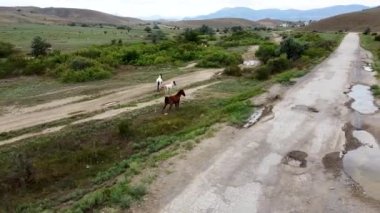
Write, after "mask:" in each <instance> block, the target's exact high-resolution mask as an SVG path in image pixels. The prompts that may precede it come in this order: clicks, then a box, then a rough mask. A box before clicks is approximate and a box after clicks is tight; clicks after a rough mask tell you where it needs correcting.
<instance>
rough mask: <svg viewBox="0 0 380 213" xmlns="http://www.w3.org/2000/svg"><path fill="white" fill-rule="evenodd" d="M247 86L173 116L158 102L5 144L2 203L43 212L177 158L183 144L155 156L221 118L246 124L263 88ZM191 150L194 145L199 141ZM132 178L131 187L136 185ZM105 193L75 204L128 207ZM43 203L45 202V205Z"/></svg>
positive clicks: (1, 170)
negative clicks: (253, 100) (121, 130)
mask: <svg viewBox="0 0 380 213" xmlns="http://www.w3.org/2000/svg"><path fill="white" fill-rule="evenodd" d="M246 81H247V82H248V81H250V80H246ZM224 85H225V84H224ZM225 86H226V85H225ZM240 87H241V88H244V87H245V89H244V90H243V92H238V91H235V92H232V94H233V95H231V96H227V97H226V98H222V99H220V98H218V99H216V98H209V97H205V98H202V96H200V97H199V98H198V99H196V100H192V101H191V102H186V103H185V104H183V105H181V108H180V110H179V111H175V110H173V111H172V112H171V113H169V114H168V115H166V116H165V115H162V114H161V113H160V109H161V106H152V107H147V108H144V109H142V110H138V111H136V112H130V113H126V114H124V115H122V116H120V117H119V118H116V119H113V120H108V121H95V122H91V123H85V124H81V125H76V126H72V127H68V128H65V129H64V130H62V131H61V132H58V133H53V134H50V135H46V136H41V137H37V138H33V139H27V140H25V141H24V142H23V143H19V144H18V145H15V146H6V147H3V148H1V149H0V159H1V162H3V163H2V164H1V165H0V182H1V183H2V184H1V186H2V187H1V191H2V194H6V195H7V196H6V197H4V196H3V197H1V200H2V202H0V203H2V204H3V205H5V206H2V208H3V209H12V208H14V207H15V206H19V208H20V209H24V210H25V209H27V211H28V212H34V211H37V210H39V209H37V210H36V208H37V207H36V206H39V207H41V206H43V207H44V208H48V209H49V208H53V207H54V206H57V205H59V203H60V202H62V196H63V195H67V194H70V195H71V196H74V197H70V198H68V197H67V196H64V197H65V198H66V199H67V200H77V199H79V198H81V197H82V196H83V194H88V193H86V192H88V191H87V190H88V189H91V188H92V187H96V186H101V185H102V184H103V183H105V182H107V181H109V180H112V178H114V177H116V176H117V175H120V174H121V173H124V172H126V176H128V177H132V176H133V175H135V174H138V173H139V171H140V170H141V169H142V168H144V167H145V165H147V164H148V163H149V164H148V165H151V166H155V165H157V163H158V162H159V161H161V160H165V159H168V158H170V157H171V156H173V155H175V154H176V151H175V149H174V150H171V151H170V152H166V153H165V152H162V153H160V154H158V155H155V154H156V153H159V152H160V151H161V150H163V149H165V148H167V147H168V146H171V145H172V144H176V143H179V144H180V143H182V142H184V141H189V140H192V139H194V138H196V137H198V136H201V135H203V134H205V133H206V132H207V131H208V129H209V128H210V127H211V126H212V125H214V124H215V123H218V122H229V123H231V124H234V125H241V124H242V123H243V122H244V120H245V119H246V118H248V117H249V115H250V114H251V112H252V107H251V104H250V102H248V101H247V99H248V98H249V97H252V96H254V95H256V94H258V93H260V92H261V87H262V85H261V84H259V83H256V84H255V83H246V84H245V86H244V85H243V86H240ZM216 88H217V87H216ZM211 90H213V89H211ZM200 95H201V94H200ZM156 111H158V112H156ZM124 120H127V122H125V124H124V125H128V127H127V128H126V129H127V131H126V132H127V133H126V134H125V133H124V134H120V133H119V128H120V125H123V122H122V121H124ZM129 125H130V126H129ZM184 147H187V148H186V149H191V148H192V145H191V144H186V146H184ZM152 156H155V157H154V158H151V157H152ZM149 159H151V160H149ZM152 159H153V160H152ZM148 160H149V161H148ZM15 165H17V166H15ZM129 179H130V178H127V179H126V180H125V181H127V182H125V184H127V185H128V184H129V182H128V181H129ZM119 187H122V186H119V185H116V186H112V187H106V188H109V190H110V193H116V192H114V191H117V190H120V189H119ZM123 187H124V185H123ZM127 188H128V187H127ZM102 190H103V189H102ZM104 190H105V191H104V192H102V193H101V195H97V193H100V192H99V191H96V192H95V194H94V195H92V196H91V193H90V194H89V195H86V196H85V197H83V198H82V199H80V200H79V201H78V202H77V203H76V204H74V205H73V206H74V209H79V210H81V211H85V210H86V209H88V208H97V207H101V206H102V205H105V204H108V203H110V204H112V205H117V206H120V207H126V206H127V205H125V206H124V204H121V203H120V200H118V199H113V198H112V196H108V190H106V189H104ZM125 190H127V189H125ZM81 192H82V193H81ZM93 196H94V197H93ZM98 196H101V197H102V199H100V198H99V197H98ZM47 198H49V199H47ZM131 198H132V199H130V198H125V199H127V200H136V198H135V197H133V196H131ZM46 199H47V200H46ZM99 199H100V200H99ZM123 199H124V198H123ZM41 200H44V201H43V202H37V201H41ZM5 201H7V202H5ZM126 202H127V201H126ZM128 202H129V201H128ZM22 203H26V205H22ZM28 203H32V204H28ZM33 203H34V204H33ZM36 203H38V205H37V204H36ZM0 206H1V205H0ZM86 206H87V207H86Z"/></svg>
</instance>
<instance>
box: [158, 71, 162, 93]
mask: <svg viewBox="0 0 380 213" xmlns="http://www.w3.org/2000/svg"><path fill="white" fill-rule="evenodd" d="M162 82H163V80H162V74H160V75H159V76H158V78H157V80H156V83H157V92H159V91H160V88H161V86H162Z"/></svg>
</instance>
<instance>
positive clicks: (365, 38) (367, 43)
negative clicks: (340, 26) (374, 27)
mask: <svg viewBox="0 0 380 213" xmlns="http://www.w3.org/2000/svg"><path fill="white" fill-rule="evenodd" d="M360 41H361V45H362V47H363V48H364V49H366V50H368V51H370V52H371V53H372V56H373V58H372V59H373V64H372V68H373V69H374V70H375V71H376V72H377V75H376V77H377V78H378V79H379V78H380V41H375V36H372V35H363V34H361V35H360ZM371 91H372V93H373V95H374V96H375V97H377V98H379V97H380V86H379V85H372V86H371Z"/></svg>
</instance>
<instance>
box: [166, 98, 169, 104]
mask: <svg viewBox="0 0 380 213" xmlns="http://www.w3.org/2000/svg"><path fill="white" fill-rule="evenodd" d="M165 104H169V97H167V96H166V97H165Z"/></svg>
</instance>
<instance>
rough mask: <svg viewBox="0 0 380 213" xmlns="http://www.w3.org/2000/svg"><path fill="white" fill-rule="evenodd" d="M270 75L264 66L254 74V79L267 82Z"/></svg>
mask: <svg viewBox="0 0 380 213" xmlns="http://www.w3.org/2000/svg"><path fill="white" fill-rule="evenodd" d="M270 75H271V71H270V69H269V68H268V67H267V66H266V65H263V66H261V67H259V68H258V69H257V70H256V72H255V78H256V79H257V80H267V79H268V78H269V76H270Z"/></svg>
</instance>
